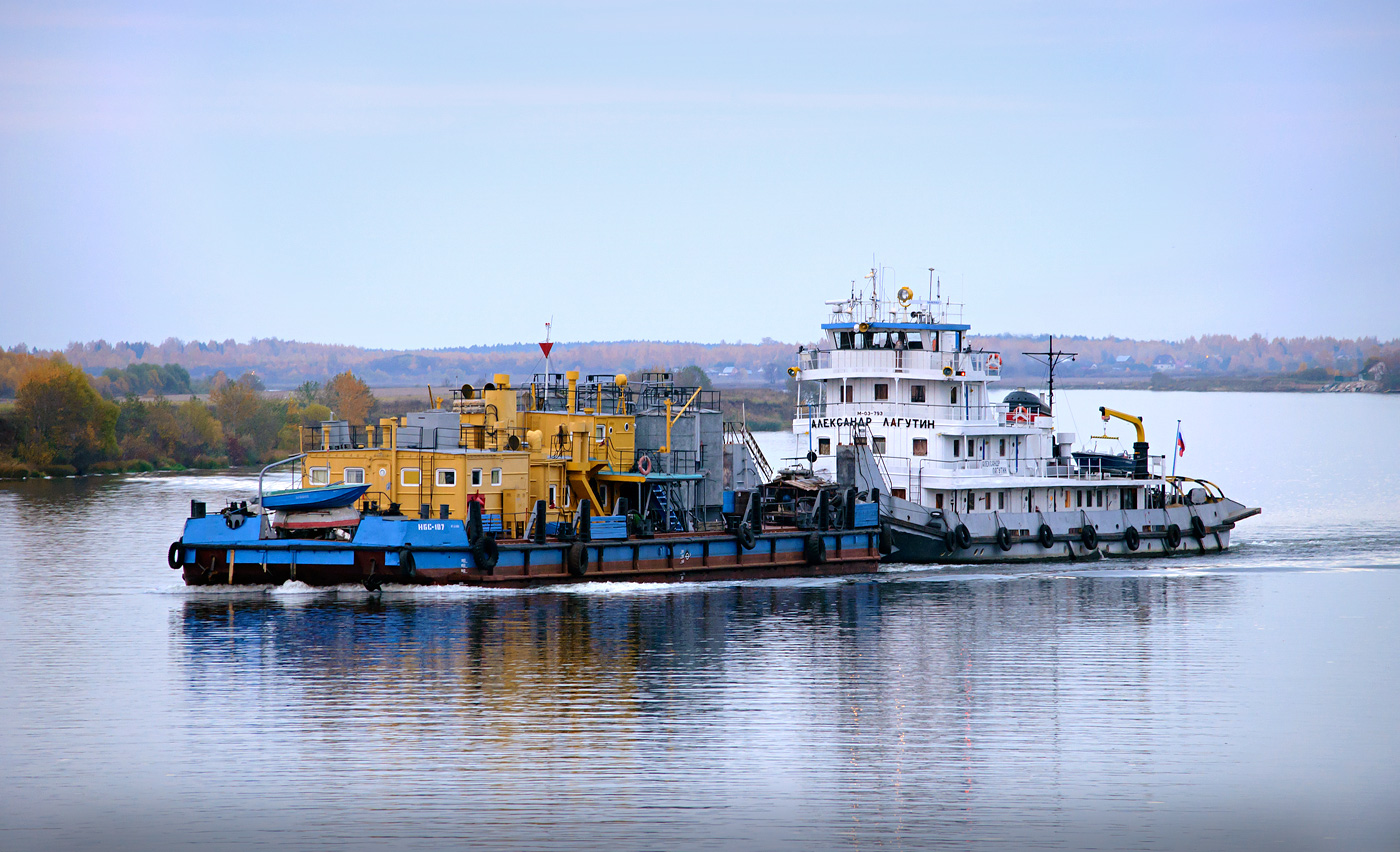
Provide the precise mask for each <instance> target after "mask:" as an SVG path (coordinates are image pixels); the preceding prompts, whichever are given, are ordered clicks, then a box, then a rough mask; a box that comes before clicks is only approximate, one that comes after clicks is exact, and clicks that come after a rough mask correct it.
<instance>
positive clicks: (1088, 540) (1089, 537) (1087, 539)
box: [1079, 524, 1099, 550]
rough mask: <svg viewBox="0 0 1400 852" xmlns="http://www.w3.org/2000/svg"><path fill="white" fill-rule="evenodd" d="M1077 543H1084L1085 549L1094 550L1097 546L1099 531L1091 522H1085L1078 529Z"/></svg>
mask: <svg viewBox="0 0 1400 852" xmlns="http://www.w3.org/2000/svg"><path fill="white" fill-rule="evenodd" d="M1079 543H1080V544H1082V545H1084V549H1085V550H1095V549H1097V548H1098V546H1099V531H1098V530H1096V529H1094V525H1093V524H1085V525H1084V528H1083V529H1082V530H1080V531H1079Z"/></svg>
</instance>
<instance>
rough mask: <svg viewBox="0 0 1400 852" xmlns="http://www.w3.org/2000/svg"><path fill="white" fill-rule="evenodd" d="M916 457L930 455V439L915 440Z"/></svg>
mask: <svg viewBox="0 0 1400 852" xmlns="http://www.w3.org/2000/svg"><path fill="white" fill-rule="evenodd" d="M914 455H916V456H926V455H928V438H915V439H914Z"/></svg>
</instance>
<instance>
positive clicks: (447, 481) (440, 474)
mask: <svg viewBox="0 0 1400 852" xmlns="http://www.w3.org/2000/svg"><path fill="white" fill-rule="evenodd" d="M437 484H438V485H441V486H443V487H449V486H452V485H456V484H457V471H455V470H453V469H452V468H450V467H440V468H438V469H437ZM477 484H478V485H479V484H480V483H477Z"/></svg>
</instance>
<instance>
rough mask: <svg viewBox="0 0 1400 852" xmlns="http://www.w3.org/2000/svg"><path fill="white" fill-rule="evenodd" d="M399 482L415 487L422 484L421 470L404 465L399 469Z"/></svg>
mask: <svg viewBox="0 0 1400 852" xmlns="http://www.w3.org/2000/svg"><path fill="white" fill-rule="evenodd" d="M399 484H400V485H404V486H407V487H409V488H417V487H418V486H420V485H422V484H423V472H422V471H420V470H419V469H418V468H416V467H406V468H404V469H403V470H400V471H399Z"/></svg>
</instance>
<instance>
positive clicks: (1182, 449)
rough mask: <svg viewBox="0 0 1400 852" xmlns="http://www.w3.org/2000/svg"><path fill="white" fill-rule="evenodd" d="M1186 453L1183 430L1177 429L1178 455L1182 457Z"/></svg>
mask: <svg viewBox="0 0 1400 852" xmlns="http://www.w3.org/2000/svg"><path fill="white" fill-rule="evenodd" d="M1184 455H1186V439H1185V438H1182V437H1181V430H1180V429H1178V430H1176V457H1177V458H1181V457H1182V456H1184Z"/></svg>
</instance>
